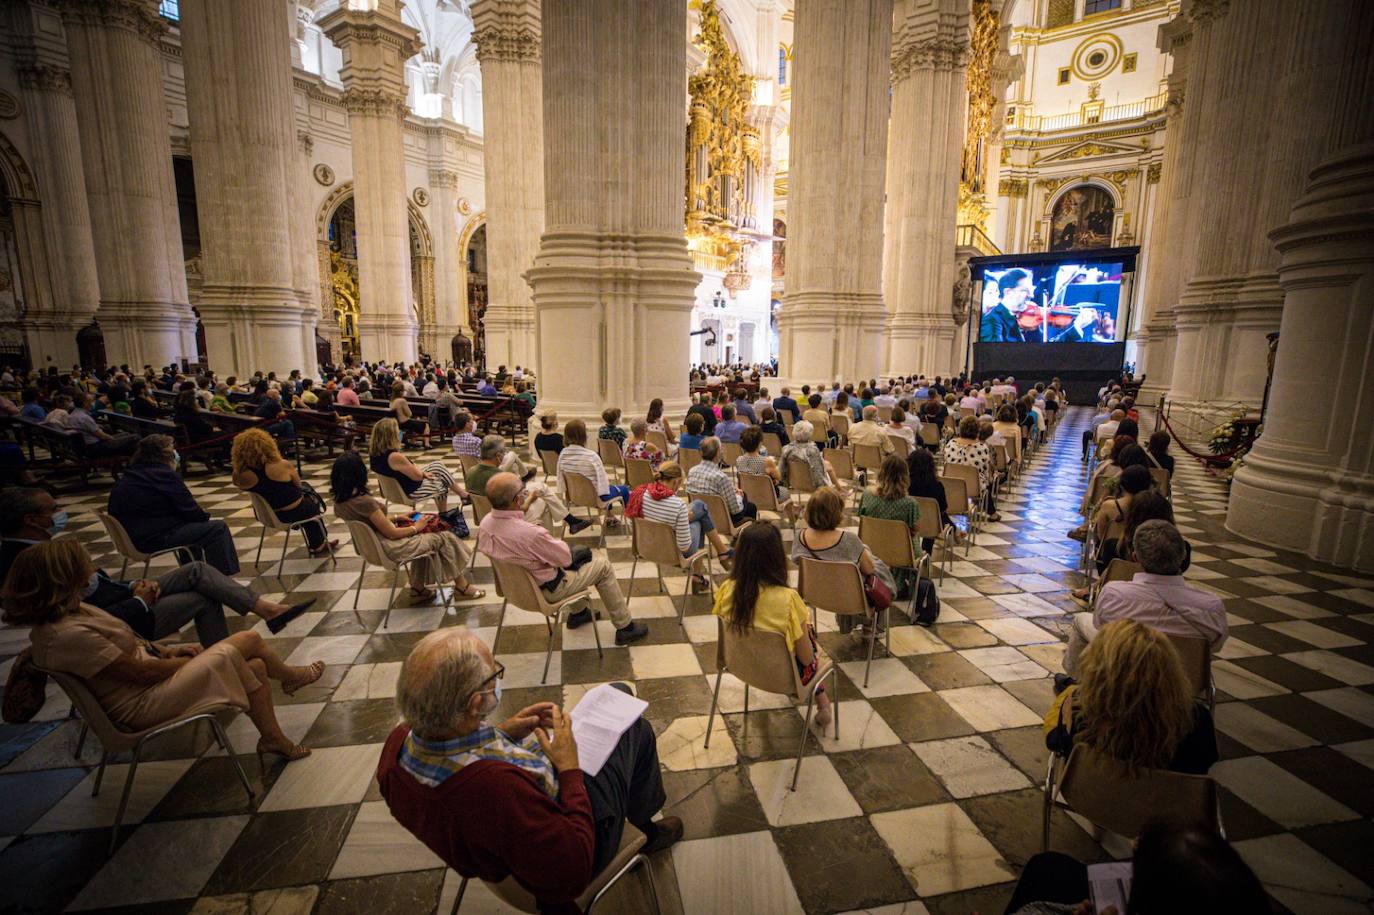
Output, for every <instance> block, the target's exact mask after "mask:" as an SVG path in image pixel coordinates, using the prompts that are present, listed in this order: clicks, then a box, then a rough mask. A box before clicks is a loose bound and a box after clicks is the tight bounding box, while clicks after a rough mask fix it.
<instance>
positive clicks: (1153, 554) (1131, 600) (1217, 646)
mask: <svg viewBox="0 0 1374 915" xmlns="http://www.w3.org/2000/svg"><path fill="white" fill-rule="evenodd" d="M1132 544H1133V545H1134V547H1135V555H1136V560H1137V561H1138V562H1139V563H1140V566H1141V568H1142V569H1144V570H1145V571H1143V572H1137V573H1136V574H1135V575H1134V576H1133V577H1132V578H1131V580H1130V581H1113V582H1109V583H1108V584H1106V585H1104V586H1103V587H1102V592H1101V593H1100V594H1098V595H1097V606H1096V608H1094V610H1093V611H1092V613H1091V614H1089V613H1076V614H1074V616H1073V625H1072V627H1071V628H1070V630H1069V647H1068V651H1067V652H1066V653H1065V654H1064V671H1065V673H1067V674H1068V675H1069V676H1071V677H1073V676H1077V668H1078V659H1079V657H1080V656H1081V655H1082V654H1083V650H1084V649H1085V648H1087V647H1088V645H1089V644H1090V643H1091V642H1092V641H1093V638H1094V637H1095V636H1096V635H1097V631H1098V629H1099V628H1101V627H1102V626H1105V625H1106V624H1107V623H1109V622H1111V621H1112V620H1119V619H1131V620H1135V621H1137V622H1140V623H1144V624H1145V625H1147V626H1151V627H1153V628H1155V629H1158V630H1160V631H1161V632H1164V633H1166V634H1168V635H1175V636H1183V637H1187V638H1200V639H1206V640H1207V642H1208V643H1209V644H1210V645H1211V647H1212V651H1213V652H1216V651H1220V650H1221V646H1222V644H1224V643H1225V641H1226V634H1227V623H1226V606H1225V605H1224V604H1223V603H1222V602H1221V598H1219V597H1217V596H1216V595H1215V594H1213V593H1211V592H1210V591H1203V590H1202V589H1201V588H1194V587H1192V586H1191V585H1189V584H1188V583H1187V582H1185V581H1184V580H1183V560H1184V557H1185V556H1186V555H1187V544H1185V543H1184V540H1183V535H1182V534H1180V533H1179V532H1178V528H1176V527H1174V526H1173V525H1172V524H1170V523H1169V522H1167V521H1146V522H1145V523H1144V524H1142V525H1140V527H1139V528H1137V529H1136V532H1135V537H1134V538H1133V539H1132Z"/></svg>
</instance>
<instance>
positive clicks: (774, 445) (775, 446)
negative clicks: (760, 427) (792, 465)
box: [763, 432, 782, 460]
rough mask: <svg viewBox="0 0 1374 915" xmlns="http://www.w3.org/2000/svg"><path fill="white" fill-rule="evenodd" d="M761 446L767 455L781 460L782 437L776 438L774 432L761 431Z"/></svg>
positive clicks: (776, 435)
mask: <svg viewBox="0 0 1374 915" xmlns="http://www.w3.org/2000/svg"><path fill="white" fill-rule="evenodd" d="M763 447H764V450H766V451H767V452H768V456H769V457H772V458H778V459H779V460H781V456H782V439H780V438H778V434H777V433H776V432H765V433H763Z"/></svg>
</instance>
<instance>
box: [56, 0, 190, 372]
mask: <svg viewBox="0 0 1374 915" xmlns="http://www.w3.org/2000/svg"><path fill="white" fill-rule="evenodd" d="M60 8H61V10H62V18H63V24H64V25H65V27H66V32H67V47H68V56H69V59H70V62H71V81H72V89H73V92H74V97H75V99H76V117H77V125H78V128H79V133H80V137H81V159H82V166H83V169H84V171H85V176H86V195H87V200H88V203H89V210H90V218H91V234H92V241H93V244H94V248H95V256H96V265H97V271H98V277H99V284H100V309H99V311H98V312H97V314H96V318H97V320H98V321H99V323H100V328H101V330H102V331H103V332H104V335H105V353H106V356H107V357H108V358H109V360H110V362H111V363H113V364H119V363H126V362H127V363H128V364H129V365H130V366H132V367H134V368H136V369H137V368H141V367H142V366H143V365H144V364H145V363H146V364H152V365H166V364H168V363H171V362H174V361H178V360H180V359H182V358H183V357H185V358H187V359H195V357H196V345H195V318H194V316H193V315H192V313H191V308H190V305H189V304H188V301H187V296H186V270H185V265H184V262H183V260H182V248H181V224H180V221H179V218H178V216H177V205H176V186H175V182H174V181H173V178H172V150H171V140H170V139H169V134H168V129H167V106H166V102H165V100H164V98H163V88H162V61H161V58H160V56H159V55H160V52H159V51H158V43H159V41H160V40H161V38H162V35H163V33H164V32H165V31H166V28H167V27H166V24H165V23H164V22H163V21H162V20H161V19H160V18H159V17H158V15H157V3H156V0H62V2H61V3H60Z"/></svg>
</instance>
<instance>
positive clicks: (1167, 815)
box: [1040, 743, 1226, 851]
mask: <svg viewBox="0 0 1374 915" xmlns="http://www.w3.org/2000/svg"><path fill="white" fill-rule="evenodd" d="M1061 762H1062V761H1061V760H1060V757H1058V756H1057V755H1056V754H1054V753H1051V754H1050V759H1049V766H1048V770H1047V771H1046V773H1045V792H1044V795H1045V796H1044V805H1043V811H1042V816H1041V823H1040V849H1041V851H1048V850H1049V847H1050V811H1051V810H1052V809H1053V808H1054V807H1056V806H1057V807H1060V808H1061V809H1068V810H1073V811H1074V812H1076V813H1077V814H1079V815H1080V816H1083V817H1086V818H1087V819H1088V820H1090V821H1091V822H1092V823H1093V825H1094V826H1098V827H1100V828H1102V829H1107V830H1110V831H1111V832H1114V833H1116V834H1118V835H1121V836H1124V837H1125V838H1127V839H1134V838H1135V837H1136V836H1138V835H1139V834H1140V830H1141V829H1143V828H1144V826H1145V824H1146V823H1148V822H1150V821H1151V820H1165V821H1168V822H1173V823H1177V824H1178V825H1180V826H1192V825H1195V824H1203V825H1204V826H1206V827H1208V828H1210V829H1215V830H1216V831H1217V832H1218V833H1220V834H1221V836H1222V838H1225V837H1226V833H1225V830H1224V829H1223V828H1222V823H1221V807H1220V801H1219V797H1218V792H1217V783H1216V782H1215V781H1213V780H1212V779H1211V777H1209V776H1206V775H1185V774H1183V773H1181V772H1170V771H1168V770H1167V769H1144V770H1141V771H1139V772H1136V773H1135V774H1131V773H1130V772H1128V771H1127V770H1126V768H1125V766H1123V765H1122V764H1121V763H1119V762H1117V761H1116V760H1113V759H1111V758H1110V757H1108V756H1105V755H1103V754H1101V753H1099V752H1097V751H1096V750H1094V749H1093V748H1092V747H1090V746H1088V745H1087V744H1085V743H1079V744H1076V745H1075V746H1074V748H1073V752H1072V753H1070V754H1069V759H1068V762H1067V763H1062V765H1061ZM1056 774H1057V775H1058V778H1057V779H1056ZM1056 795H1057V796H1059V797H1061V798H1063V803H1060V802H1058V801H1056V799H1055V798H1056Z"/></svg>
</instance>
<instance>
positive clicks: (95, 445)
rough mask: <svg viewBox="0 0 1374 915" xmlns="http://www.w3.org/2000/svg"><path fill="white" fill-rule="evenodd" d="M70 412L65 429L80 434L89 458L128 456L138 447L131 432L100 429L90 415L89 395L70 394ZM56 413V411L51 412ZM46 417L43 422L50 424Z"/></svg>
mask: <svg viewBox="0 0 1374 915" xmlns="http://www.w3.org/2000/svg"><path fill="white" fill-rule="evenodd" d="M71 399H72V407H71V412H70V413H68V414H67V418H66V423H65V428H67V429H71V430H74V431H76V432H80V433H81V440H82V442H83V444H84V445H85V448H86V453H87V454H88V455H90V456H91V457H110V456H113V455H118V454H129V453H130V452H132V451H133V450H134V449H135V448H137V447H138V436H137V435H136V434H134V433H133V432H117V433H113V434H111V433H109V432H106V431H105V430H104V429H102V428H100V426H99V425H97V423H96V421H95V417H94V416H92V415H91V411H90V406H91V395H90V394H88V393H86V392H85V391H82V390H76V391H74V392H73V393H72V394H71ZM53 412H54V413H55V412H57V411H56V410H54V411H53ZM51 421H52V416H51V415H50V416H48V418H47V420H45V422H51Z"/></svg>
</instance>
